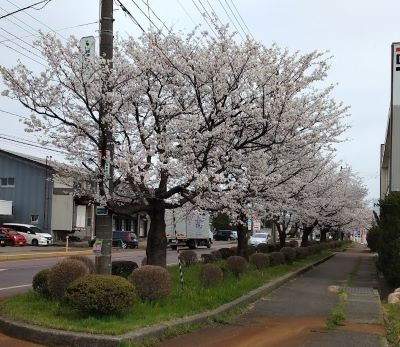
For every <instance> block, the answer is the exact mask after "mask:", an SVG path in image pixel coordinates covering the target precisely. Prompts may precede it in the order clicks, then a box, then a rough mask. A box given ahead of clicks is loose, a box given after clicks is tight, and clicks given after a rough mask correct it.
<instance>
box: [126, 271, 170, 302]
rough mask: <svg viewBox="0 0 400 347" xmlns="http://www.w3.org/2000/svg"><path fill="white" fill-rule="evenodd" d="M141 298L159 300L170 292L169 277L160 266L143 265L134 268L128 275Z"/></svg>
mask: <svg viewBox="0 0 400 347" xmlns="http://www.w3.org/2000/svg"><path fill="white" fill-rule="evenodd" d="M130 279H131V280H132V282H133V285H134V286H135V288H136V291H137V293H138V295H139V297H140V298H141V299H142V300H159V299H163V298H166V297H167V296H168V295H170V293H171V278H170V275H169V273H168V271H167V269H165V268H163V267H161V266H155V265H144V266H142V267H140V268H138V269H135V270H134V271H133V272H132V275H131V276H130Z"/></svg>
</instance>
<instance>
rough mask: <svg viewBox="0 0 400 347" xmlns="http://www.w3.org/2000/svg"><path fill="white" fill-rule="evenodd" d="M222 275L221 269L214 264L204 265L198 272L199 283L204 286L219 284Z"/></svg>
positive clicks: (222, 277)
mask: <svg viewBox="0 0 400 347" xmlns="http://www.w3.org/2000/svg"><path fill="white" fill-rule="evenodd" d="M223 279H224V274H223V272H222V270H221V268H220V267H219V266H217V265H214V264H204V265H203V266H202V268H201V270H200V281H201V283H203V285H204V286H207V287H209V286H213V285H216V284H218V283H221V282H222V280H223Z"/></svg>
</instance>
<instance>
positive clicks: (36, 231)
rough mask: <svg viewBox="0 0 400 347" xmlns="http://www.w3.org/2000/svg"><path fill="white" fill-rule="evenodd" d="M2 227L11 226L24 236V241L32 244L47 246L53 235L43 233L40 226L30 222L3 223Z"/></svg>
mask: <svg viewBox="0 0 400 347" xmlns="http://www.w3.org/2000/svg"><path fill="white" fill-rule="evenodd" d="M3 227H6V228H11V229H13V230H15V231H17V232H18V233H19V234H21V235H22V236H24V237H25V239H26V242H27V243H28V244H29V245H32V246H49V245H52V244H53V237H52V236H51V235H50V234H48V233H44V232H43V231H42V230H41V229H40V228H38V227H37V226H35V225H30V224H20V223H4V224H3Z"/></svg>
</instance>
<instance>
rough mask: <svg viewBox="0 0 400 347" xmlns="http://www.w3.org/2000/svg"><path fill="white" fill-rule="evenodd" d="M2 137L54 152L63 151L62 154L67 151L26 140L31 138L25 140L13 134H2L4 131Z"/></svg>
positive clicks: (0, 137)
mask: <svg viewBox="0 0 400 347" xmlns="http://www.w3.org/2000/svg"><path fill="white" fill-rule="evenodd" d="M0 139H2V140H6V141H10V142H15V143H19V144H23V145H26V146H31V147H35V148H40V149H45V150H48V151H52V152H57V153H62V154H65V153H66V152H65V151H62V150H59V149H56V148H51V147H46V146H41V145H37V144H34V143H32V142H26V141H29V140H25V139H24V140H20V139H18V138H15V137H13V136H9V135H6V134H2V133H0Z"/></svg>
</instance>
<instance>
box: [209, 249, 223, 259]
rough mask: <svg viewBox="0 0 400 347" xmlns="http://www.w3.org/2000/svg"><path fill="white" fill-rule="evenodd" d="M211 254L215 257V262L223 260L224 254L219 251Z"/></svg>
mask: <svg viewBox="0 0 400 347" xmlns="http://www.w3.org/2000/svg"><path fill="white" fill-rule="evenodd" d="M210 254H211V255H213V256H214V257H215V260H218V259H222V254H221V252H220V251H219V250H216V251H211V252H210Z"/></svg>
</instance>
